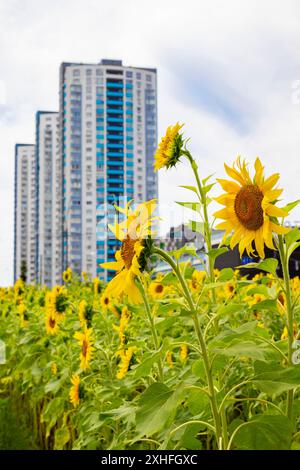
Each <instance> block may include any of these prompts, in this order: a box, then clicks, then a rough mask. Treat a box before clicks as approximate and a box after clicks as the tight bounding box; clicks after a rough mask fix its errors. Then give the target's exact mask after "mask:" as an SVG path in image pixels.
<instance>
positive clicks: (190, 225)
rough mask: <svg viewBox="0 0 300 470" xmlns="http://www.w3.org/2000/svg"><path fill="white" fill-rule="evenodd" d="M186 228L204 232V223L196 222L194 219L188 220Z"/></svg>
mask: <svg viewBox="0 0 300 470" xmlns="http://www.w3.org/2000/svg"><path fill="white" fill-rule="evenodd" d="M188 228H189V229H190V230H192V232H198V233H202V234H204V223H203V222H196V221H195V220H189V221H188Z"/></svg>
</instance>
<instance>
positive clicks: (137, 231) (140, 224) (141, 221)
mask: <svg viewBox="0 0 300 470" xmlns="http://www.w3.org/2000/svg"><path fill="white" fill-rule="evenodd" d="M130 203H131V201H130V202H129V203H128V204H127V205H126V207H125V208H124V209H123V208H120V207H117V206H116V209H117V210H118V211H119V212H121V213H122V214H124V215H125V217H126V218H125V219H124V220H123V221H122V222H120V223H119V224H116V225H115V226H114V227H113V226H111V225H109V228H110V230H111V231H112V232H113V233H114V235H115V237H116V238H117V239H118V240H120V241H121V242H122V246H121V249H120V250H118V251H117V252H116V253H115V258H116V261H113V262H108V263H103V264H101V267H102V268H104V269H109V270H113V271H117V275H116V276H115V277H114V278H113V279H112V280H111V281H110V282H109V284H108V286H107V288H106V289H105V292H104V295H107V296H108V297H115V298H119V297H120V296H121V295H122V294H125V295H127V296H128V300H129V301H130V302H133V303H140V302H141V300H142V298H141V294H140V291H139V289H138V287H137V285H136V284H135V279H136V277H138V276H140V275H141V274H142V271H143V270H144V269H145V267H146V263H147V258H148V256H149V254H150V252H151V238H150V237H151V235H152V231H151V224H152V222H153V220H155V218H154V217H151V215H152V213H153V211H154V209H155V207H156V203H155V200H151V201H148V202H146V203H143V204H140V205H139V206H138V207H137V208H136V209H135V210H133V209H131V208H130V207H129V206H130Z"/></svg>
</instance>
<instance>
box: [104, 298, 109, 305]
mask: <svg viewBox="0 0 300 470" xmlns="http://www.w3.org/2000/svg"><path fill="white" fill-rule="evenodd" d="M104 304H105V305H108V304H109V298H108V297H105V299H104Z"/></svg>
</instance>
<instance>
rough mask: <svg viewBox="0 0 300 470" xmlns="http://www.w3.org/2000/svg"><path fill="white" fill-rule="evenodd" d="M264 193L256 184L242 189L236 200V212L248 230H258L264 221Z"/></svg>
mask: <svg viewBox="0 0 300 470" xmlns="http://www.w3.org/2000/svg"><path fill="white" fill-rule="evenodd" d="M263 197H264V195H263V193H262V191H261V190H260V189H259V187H258V186H256V185H255V184H248V185H247V186H244V187H243V188H241V189H240V191H239V192H238V194H237V195H236V198H235V201H234V210H235V213H236V215H237V217H238V219H239V221H240V222H241V224H242V225H243V226H244V227H245V228H246V229H248V230H258V229H259V228H260V227H261V226H262V225H263V223H264V215H263V210H262V207H261V202H262V200H263Z"/></svg>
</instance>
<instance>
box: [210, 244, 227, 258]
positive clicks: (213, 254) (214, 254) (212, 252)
mask: <svg viewBox="0 0 300 470" xmlns="http://www.w3.org/2000/svg"><path fill="white" fill-rule="evenodd" d="M227 251H228V247H227V246H222V247H220V248H213V249H212V250H209V252H208V253H207V254H208V256H209V257H210V258H211V259H212V260H213V261H215V260H216V259H217V258H218V256H220V255H223V253H227Z"/></svg>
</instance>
